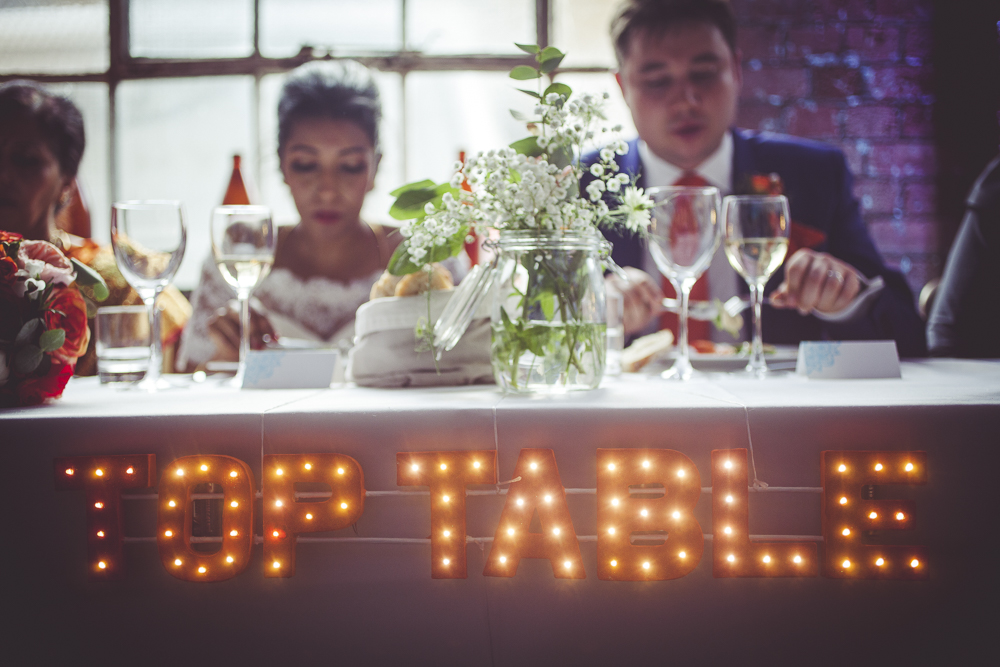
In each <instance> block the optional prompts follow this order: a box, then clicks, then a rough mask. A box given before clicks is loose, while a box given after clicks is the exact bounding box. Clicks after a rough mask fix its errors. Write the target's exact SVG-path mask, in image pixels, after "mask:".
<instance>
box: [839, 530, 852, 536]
mask: <svg viewBox="0 0 1000 667" xmlns="http://www.w3.org/2000/svg"><path fill="white" fill-rule="evenodd" d="M840 532H841V534H843V536H844V537H847V536H848V535H850V534H851V529H850V528H845V529H843V530H842V531H840Z"/></svg>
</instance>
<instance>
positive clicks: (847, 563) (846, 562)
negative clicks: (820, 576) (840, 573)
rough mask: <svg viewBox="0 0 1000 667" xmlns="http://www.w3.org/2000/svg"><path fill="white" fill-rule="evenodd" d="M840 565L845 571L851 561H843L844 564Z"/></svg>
mask: <svg viewBox="0 0 1000 667" xmlns="http://www.w3.org/2000/svg"><path fill="white" fill-rule="evenodd" d="M841 565H843V566H844V569H845V570H846V569H847V568H849V567H851V561H849V560H844V562H843V563H841Z"/></svg>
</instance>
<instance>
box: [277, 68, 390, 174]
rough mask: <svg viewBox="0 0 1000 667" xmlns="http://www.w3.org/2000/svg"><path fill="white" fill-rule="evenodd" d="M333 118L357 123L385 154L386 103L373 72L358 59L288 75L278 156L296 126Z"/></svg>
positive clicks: (280, 107)
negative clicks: (383, 122) (382, 124)
mask: <svg viewBox="0 0 1000 667" xmlns="http://www.w3.org/2000/svg"><path fill="white" fill-rule="evenodd" d="M307 118H332V119H334V120H349V121H352V122H354V123H357V124H358V125H359V126H360V127H361V129H363V130H364V131H365V134H367V135H368V138H369V139H371V142H372V147H373V148H374V149H375V153H376V154H379V153H381V150H380V148H379V139H378V126H379V121H381V119H382V104H381V102H380V101H379V94H378V87H377V86H376V85H375V79H374V78H373V77H372V73H371V71H370V70H369V69H368V68H367V67H365V66H364V65H362V64H361V63H359V62H357V61H354V60H334V61H315V62H311V63H306V64H305V65H302V66H301V67H297V68H296V69H294V70H292V71H291V72H290V73H289V74H288V78H287V79H285V84H284V85H283V86H282V88H281V99H280V101H279V102H278V155H279V156H280V155H281V154H282V152H283V151H284V149H285V143H286V142H287V141H288V137H289V136H290V135H291V133H292V129H293V128H294V127H295V123H297V122H299V121H300V120H303V119H307Z"/></svg>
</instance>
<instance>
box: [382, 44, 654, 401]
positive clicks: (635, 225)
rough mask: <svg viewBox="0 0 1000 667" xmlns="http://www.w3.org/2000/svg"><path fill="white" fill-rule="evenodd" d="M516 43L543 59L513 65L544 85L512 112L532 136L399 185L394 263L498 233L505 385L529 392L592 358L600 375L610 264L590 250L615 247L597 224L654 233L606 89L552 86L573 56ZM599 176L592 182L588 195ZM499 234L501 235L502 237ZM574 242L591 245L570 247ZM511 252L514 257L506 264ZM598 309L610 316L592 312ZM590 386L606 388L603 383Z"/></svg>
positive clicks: (500, 372) (446, 253)
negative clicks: (607, 106)
mask: <svg viewBox="0 0 1000 667" xmlns="http://www.w3.org/2000/svg"><path fill="white" fill-rule="evenodd" d="M517 46H518V48H520V49H521V50H523V51H525V52H526V53H529V54H532V55H534V57H535V62H536V66H529V65H520V66H518V67H515V68H514V69H513V70H512V71H511V73H510V76H511V78H512V79H515V80H519V81H532V80H537V81H538V86H537V89H536V90H527V89H522V91H521V92H523V93H525V94H526V95H529V96H530V97H532V98H534V108H533V110H532V112H531V113H530V114H527V115H525V114H523V113H521V112H518V111H511V113H512V114H513V115H514V117H515V118H516V119H518V120H522V121H524V122H525V123H526V124H527V127H528V130H529V132H530V136H528V137H526V138H524V139H521V140H519V141H515V142H514V143H512V144H510V146H507V147H505V148H501V149H499V150H490V151H487V152H480V153H479V154H478V155H476V156H474V157H472V158H471V159H469V160H468V161H467V162H465V163H464V164H463V163H461V162H459V163H456V164H455V175H454V177H453V178H452V179H451V181H450V182H448V183H441V184H437V183H434V182H433V181H429V180H428V181H420V182H418V183H411V184H409V185H405V186H403V187H401V188H399V189H398V190H396V191H395V192H393V193H392V194H393V196H395V197H396V201H395V203H394V205H393V206H392V208H391V209H390V215H392V216H393V217H394V218H396V219H398V220H402V221H404V224H403V226H402V229H401V232H402V236H403V242H402V243H401V244H400V245H399V247H398V248H397V250H396V252H395V254H394V255H393V257H392V259H391V261H390V262H389V267H388V270H389V271H390V272H391V273H393V274H396V275H404V274H408V273H413V272H416V271H421V270H425V267H426V266H427V265H429V264H431V263H432V262H439V261H442V260H444V259H447V258H448V257H451V256H454V255H457V254H458V253H459V252H460V251H461V250H462V248H463V246H464V244H465V243H466V242H467V241H471V240H472V239H473V238H474V237H473V235H472V233H473V232H474V233H475V234H476V235H477V236H478V237H479V238H497V237H498V238H499V241H498V242H496V243H494V249H498V250H499V253H500V259H499V262H500V266H499V268H498V271H497V275H498V276H499V277H498V280H497V283H496V287H495V291H494V311H493V345H492V349H491V355H492V360H493V364H494V374H495V375H496V376H497V380H498V382H500V383H501V384H502V385H504V387H505V388H507V389H515V390H521V388H522V387H523V386H525V383H527V384H529V385H530V384H531V383H532V380H531V377H533V375H532V374H534V376H537V377H538V378H539V380H540V382H541V383H542V384H556V385H563V386H566V385H567V384H573V383H574V381H573V379H572V378H573V377H576V376H578V375H580V374H589V375H590V376H593V375H594V374H593V372H591V370H592V369H590V370H588V364H589V365H590V366H593V365H595V364H596V365H599V366H600V369H599V372H598V373H597V376H596V382H599V381H600V374H601V373H603V355H604V329H603V326H604V313H603V303H604V288H603V270H602V269H600V268H599V267H600V261H599V260H595V259H593V258H592V257H590V256H589V255H588V254H587V252H584V251H585V250H586V247H585V246H586V245H587V243H590V244H592V245H593V248H594V249H595V250H594V252H596V253H597V254H599V255H600V259H605V258H606V257H607V251H608V250H609V249H610V246H609V245H608V244H606V242H604V241H603V239H602V237H601V236H600V234H599V232H598V228H600V227H605V228H607V227H619V228H624V229H627V230H630V231H631V232H633V233H640V234H645V233H646V231H647V228H648V227H649V224H650V214H649V209H650V208H652V206H653V202H652V200H651V199H650V198H649V197H648V196H646V194H645V193H644V192H643V190H642V189H640V188H638V187H636V185H635V178H636V177H635V176H634V175H629V174H623V173H620V171H619V167H618V164H617V162H616V161H615V158H616V156H617V155H624V154H625V153H626V152H627V151H628V144H626V143H625V142H624V141H622V140H621V139H620V138H619V137H618V133H619V132H620V131H621V127H620V126H616V127H614V128H611V129H610V130H609V129H608V128H607V127H605V126H603V125H602V121H606V116H605V115H604V111H603V105H604V103H605V99H606V98H607V95H606V94H605V95H604V96H603V97H595V96H593V95H589V94H583V95H579V96H574V95H573V91H572V90H571V89H570V87H569V86H567V85H565V84H563V83H558V82H557V83H552V84H551V85H548V86H547V87H544V84H543V77H544V76H545V75H547V74H550V73H551V72H552V71H553V70H555V69H556V67H558V65H559V63H560V62H561V61H562V59H563V57H564V54H563V53H562V52H561V51H559V50H558V49H556V48H554V47H546V48H545V49H539V47H537V46H527V45H521V44H518V45H517ZM597 145H602V146H604V148H602V149H601V150H600V151H599V152H598V153H597V156H596V158H595V159H594V161H593V163H592V164H590V166H589V168H588V167H587V166H586V164H585V163H584V162H583V161H582V156H583V154H584V150H585V148H586V147H588V146H595V147H596V146H597ZM588 172H589V176H590V177H592V178H593V180H592V181H591V182H590V183H589V185H587V186H586V190H585V192H581V180H582V179H583V178H584V176H585V175H586V174H588ZM466 183H467V184H468V186H467V187H463V185H465V184H466ZM609 201H610V202H611V204H612V205H611V206H609V203H608V202H609ZM493 230H495V231H496V232H499V234H496V233H494V234H492V235H491V231H493ZM505 239H506V240H508V241H510V242H511V243H514V245H516V246H517V248H516V249H514V246H511V245H510V244H509V243H508V244H507V245H508V246H509V247H510V249H511V252H510V253H505ZM567 241H569V242H571V245H573V247H574V248H575V249H576V250H578V251H580V252H576V251H566V250H565V248H564V247H563V246H565V242H567ZM602 244H603V245H602ZM560 248H562V249H560ZM505 256H506V257H509V258H510V259H511V261H512V262H513V264H512V265H510V266H505V265H504V262H505V261H506V260H505ZM595 266H597V267H598V268H597V271H596V275H595V270H594V269H595ZM598 282H600V285H598V284H597V283H598ZM595 304H599V305H595ZM587 308H592V310H595V311H599V313H597V312H595V313H591V314H586V313H585V312H584V310H586V309H587ZM445 317H447V315H446V316H445ZM430 331H431V327H430V326H427V327H426V328H424V329H423V335H424V337H425V339H426V338H432V337H433V336H432V334H431V333H430ZM419 333H420V327H419V326H418V335H419ZM598 356H599V358H598ZM587 359H592V360H593V362H594V363H591V362H588V361H587ZM522 366H523V367H524V368H522ZM519 369H520V370H519ZM525 369H527V370H526V372H525V373H521V375H523V377H521V376H519V373H520V372H521V370H525ZM584 384H587V385H588V386H596V383H595V382H594V381H593V379H591V380H587V381H586V382H585V383H584Z"/></svg>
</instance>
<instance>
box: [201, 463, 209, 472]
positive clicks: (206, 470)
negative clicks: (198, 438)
mask: <svg viewBox="0 0 1000 667" xmlns="http://www.w3.org/2000/svg"><path fill="white" fill-rule="evenodd" d="M201 471H202V472H208V466H207V465H205V464H204V463H202V464H201Z"/></svg>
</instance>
